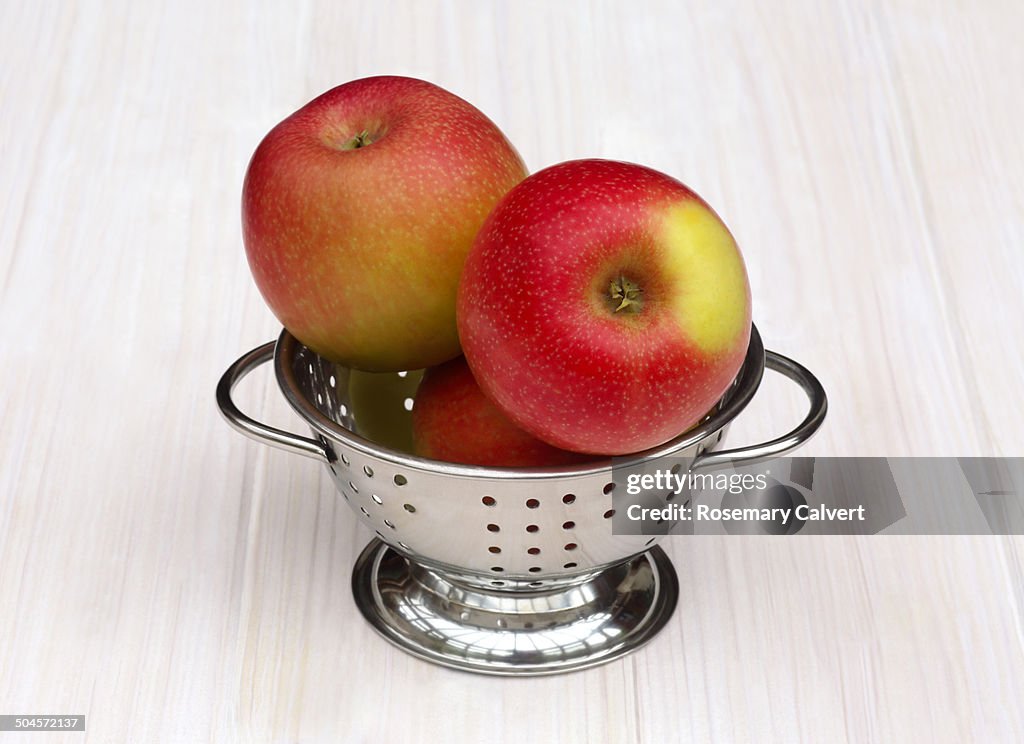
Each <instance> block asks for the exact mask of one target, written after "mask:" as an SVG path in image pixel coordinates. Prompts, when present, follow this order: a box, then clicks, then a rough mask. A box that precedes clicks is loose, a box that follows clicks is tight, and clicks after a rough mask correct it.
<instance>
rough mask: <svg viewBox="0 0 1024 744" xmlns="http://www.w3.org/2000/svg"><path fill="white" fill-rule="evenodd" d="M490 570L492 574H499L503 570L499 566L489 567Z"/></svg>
mask: <svg viewBox="0 0 1024 744" xmlns="http://www.w3.org/2000/svg"><path fill="white" fill-rule="evenodd" d="M491 570H492V571H494V573H501V572H502V571H504V570H505V569H504V568H502V567H501V566H491Z"/></svg>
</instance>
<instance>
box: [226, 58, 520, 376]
mask: <svg viewBox="0 0 1024 744" xmlns="http://www.w3.org/2000/svg"><path fill="white" fill-rule="evenodd" d="M525 175H526V169H525V167H524V165H523V161H522V160H521V159H520V157H519V155H518V154H517V153H516V151H515V149H514V148H513V147H512V145H511V144H510V143H509V141H508V140H507V139H506V138H505V136H504V135H503V134H502V133H501V132H500V131H499V130H498V128H497V127H496V126H495V125H494V123H493V122H492V121H491V120H490V119H488V118H487V117H486V116H484V115H483V114H482V113H481V112H480V111H478V110H477V109H476V108H474V107H473V106H472V105H470V104H469V103H467V102H466V101H464V100H462V99H461V98H459V97H458V96H456V95H453V94H452V93H449V92H447V91H445V90H443V89H442V88H439V87H437V86H436V85H433V84H431V83H427V82H424V81H422V80H415V79H411V78H403V77H373V78H365V79H362V80H356V81H353V82H350V83H346V84H345V85H341V86H338V87H337V88H333V89H332V90H329V91H327V92H326V93H324V94H323V95H321V96H319V97H318V98H315V99H314V100H312V101H311V102H309V103H308V104H306V105H305V106H303V107H302V108H301V109H299V110H298V111H296V112H295V113H294V114H292V115H291V116H289V117H288V118H287V119H285V120H284V121H282V122H281V123H280V124H278V125H277V126H276V127H274V128H273V129H272V130H271V131H270V133H269V134H267V136H266V137H264V138H263V141H262V142H260V144H259V146H258V147H257V148H256V152H255V153H254V154H253V156H252V161H251V162H250V163H249V168H248V171H247V173H246V175H245V183H244V186H243V189H242V233H243V238H244V242H245V250H246V255H247V258H248V261H249V267H250V268H251V270H252V274H253V277H254V278H255V280H256V285H257V287H258V288H259V290H260V292H261V293H262V295H263V297H264V299H265V300H266V302H267V304H268V305H269V306H270V309H271V310H272V311H273V313H274V314H275V315H276V316H277V318H278V320H280V321H281V323H282V324H283V325H284V326H285V327H286V328H287V329H288V330H289V331H291V333H292V335H294V336H295V337H296V338H297V339H299V340H300V341H301V342H302V343H304V344H305V345H306V346H308V347H310V348H311V349H313V350H314V351H316V352H317V353H319V354H321V355H322V356H325V357H327V358H329V359H331V360H333V361H336V362H340V363H342V364H345V365H347V366H350V367H355V368H358V369H363V370H368V371H377V372H385V371H392V372H393V371H399V370H406V369H418V368H421V367H428V366H431V365H435V364H438V363H440V362H443V361H445V360H447V359H451V358H452V357H454V356H457V355H458V354H459V353H460V352H459V340H458V334H457V330H456V324H455V298H456V294H457V292H458V283H459V276H460V274H461V272H462V265H463V262H464V261H465V257H466V253H467V252H468V251H469V249H470V247H471V246H472V243H473V238H474V237H475V236H476V233H477V231H478V230H479V229H480V226H481V224H483V221H484V219H485V218H486V217H487V214H488V213H489V212H490V210H491V208H492V207H493V206H494V205H495V203H496V202H497V201H498V199H499V198H501V197H502V196H503V195H504V194H505V193H506V192H507V191H508V190H509V189H510V188H511V187H512V186H514V185H515V184H516V183H518V182H519V181H520V180H522V178H523V177H524V176H525Z"/></svg>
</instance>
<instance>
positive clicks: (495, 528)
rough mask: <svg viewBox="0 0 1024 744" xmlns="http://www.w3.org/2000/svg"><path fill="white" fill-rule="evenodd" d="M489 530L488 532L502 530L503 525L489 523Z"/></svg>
mask: <svg viewBox="0 0 1024 744" xmlns="http://www.w3.org/2000/svg"><path fill="white" fill-rule="evenodd" d="M487 531H488V532H501V527H499V526H498V525H496V524H489V525H487Z"/></svg>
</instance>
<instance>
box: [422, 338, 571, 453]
mask: <svg viewBox="0 0 1024 744" xmlns="http://www.w3.org/2000/svg"><path fill="white" fill-rule="evenodd" d="M412 438H413V451H414V452H415V453H416V454H417V455H419V456H420V457H428V458H430V459H432V460H444V461H447V462H458V463H464V464H468V465H490V466H494V467H531V466H543V465H570V464H573V463H580V462H584V461H585V460H586V459H587V458H586V457H585V456H584V455H580V454H578V453H576V452H566V451H564V450H560V449H556V448H555V447H552V446H551V445H549V444H545V443H544V442H542V441H540V440H539V439H537V438H535V437H532V436H530V435H529V434H527V433H526V432H525V431H523V430H522V429H520V428H518V427H517V426H515V424H513V423H512V422H511V421H509V420H508V418H507V417H506V416H505V415H504V414H502V412H501V411H499V410H498V409H497V408H495V406H494V404H493V403H491V402H490V401H489V400H488V399H487V397H486V396H485V395H484V394H483V393H482V392H481V391H480V388H479V386H478V385H477V384H476V380H474V379H473V373H472V372H470V370H469V367H468V366H467V365H466V361H465V359H463V358H462V357H459V358H458V359H452V360H451V361H450V362H446V363H445V364H442V365H441V366H439V367H433V368H432V369H428V370H427V372H426V374H424V376H423V381H422V382H421V383H420V387H419V390H418V391H417V392H416V402H415V405H414V406H413V409H412Z"/></svg>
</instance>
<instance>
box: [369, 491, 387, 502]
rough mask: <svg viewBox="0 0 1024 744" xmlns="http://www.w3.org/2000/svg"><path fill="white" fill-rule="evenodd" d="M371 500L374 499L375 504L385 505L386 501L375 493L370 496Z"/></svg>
mask: <svg viewBox="0 0 1024 744" xmlns="http://www.w3.org/2000/svg"><path fill="white" fill-rule="evenodd" d="M370 498H371V499H373V503H375V504H383V503H384V500H383V499H382V498H381V497H380V496H378V495H377V494H375V493H371V494H370Z"/></svg>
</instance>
